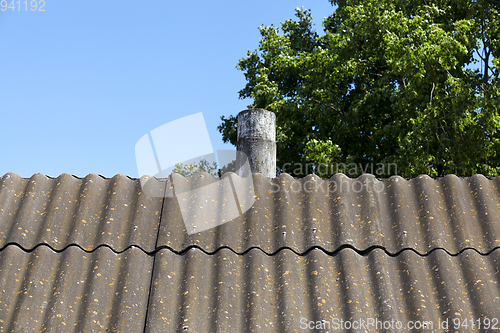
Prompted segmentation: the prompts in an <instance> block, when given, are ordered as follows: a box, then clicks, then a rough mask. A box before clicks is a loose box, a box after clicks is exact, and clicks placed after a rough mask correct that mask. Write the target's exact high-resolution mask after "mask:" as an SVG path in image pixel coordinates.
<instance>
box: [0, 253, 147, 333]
mask: <svg viewBox="0 0 500 333" xmlns="http://www.w3.org/2000/svg"><path fill="white" fill-rule="evenodd" d="M152 266H153V258H152V257H151V256H148V255H147V254H145V253H144V252H143V251H142V250H140V249H138V248H133V249H129V250H126V251H125V252H124V253H121V254H116V253H114V252H113V251H111V250H110V249H109V248H107V247H100V248H98V249H96V250H95V251H94V252H92V253H86V252H85V251H83V250H81V249H80V248H78V247H76V246H70V247H68V248H67V249H65V250H64V251H62V252H60V253H58V252H54V251H53V250H52V249H50V248H49V247H47V246H44V245H42V246H38V247H37V248H36V249H34V250H33V251H32V252H26V251H24V250H23V249H21V248H19V247H18V246H16V245H9V246H7V247H6V248H4V249H3V250H2V251H0V331H1V332H20V333H21V332H22V333H24V332H141V331H142V330H143V328H144V322H145V319H146V310H147V303H148V292H149V287H150V282H151V271H152Z"/></svg>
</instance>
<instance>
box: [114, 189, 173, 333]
mask: <svg viewBox="0 0 500 333" xmlns="http://www.w3.org/2000/svg"><path fill="white" fill-rule="evenodd" d="M167 186H168V181H166V182H165V188H164V189H163V200H162V201H161V210H160V218H159V219H158V230H157V232H156V240H155V247H154V248H155V251H154V253H153V254H152V255H153V265H152V266H151V278H150V280H149V289H148V290H149V291H148V302H147V303H146V314H145V315H144V328H143V330H142V331H143V332H146V329H147V325H148V315H149V304H150V300H151V292H152V289H153V280H154V272H155V263H156V254H157V253H158V251H157V249H158V239H159V238H160V228H161V221H162V217H163V206H164V205H165V195H166V194H167ZM140 249H141V250H142V251H144V250H143V249H142V248H140ZM111 250H112V251H113V249H111ZM146 253H147V252H146ZM148 255H151V254H148Z"/></svg>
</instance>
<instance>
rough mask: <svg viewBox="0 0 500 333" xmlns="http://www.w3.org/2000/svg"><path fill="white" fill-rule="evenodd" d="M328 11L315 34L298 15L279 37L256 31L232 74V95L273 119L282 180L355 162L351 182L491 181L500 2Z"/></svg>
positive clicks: (432, 0) (458, 0) (377, 2)
mask: <svg viewBox="0 0 500 333" xmlns="http://www.w3.org/2000/svg"><path fill="white" fill-rule="evenodd" d="M330 2H331V3H332V5H336V6H337V8H336V9H335V11H334V12H333V14H332V15H331V16H329V17H327V18H325V20H324V21H323V28H324V33H322V34H318V33H317V32H316V31H315V30H314V25H313V19H312V15H311V13H310V11H308V10H305V9H297V10H296V18H295V19H294V20H287V21H285V22H282V23H281V27H280V28H278V27H276V26H274V25H271V26H267V27H265V26H264V27H260V28H259V30H260V33H261V35H262V38H261V41H260V43H259V47H258V49H257V50H255V51H249V52H248V54H247V56H246V57H245V58H243V59H241V60H240V61H239V63H238V66H237V68H238V69H239V70H241V71H243V72H244V75H245V78H246V80H247V83H246V86H245V87H244V88H243V89H242V90H240V92H239V96H240V98H251V99H253V103H252V104H251V105H249V107H250V108H265V109H267V110H269V111H273V112H275V113H276V119H277V153H278V156H277V158H278V161H277V165H278V168H279V169H280V171H281V172H288V173H291V174H292V175H294V176H304V175H305V174H308V173H312V172H314V173H317V174H319V175H320V176H331V175H332V174H334V173H336V172H337V171H339V169H338V166H339V165H341V166H343V167H344V168H345V167H346V165H347V166H348V165H352V166H357V165H359V166H360V167H361V168H360V169H357V170H356V172H354V174H353V173H351V174H349V175H350V176H356V175H358V174H360V173H362V172H365V171H366V170H363V167H365V166H368V165H371V166H372V168H373V166H374V165H375V168H377V167H378V166H388V165H396V166H397V168H396V170H394V168H385V167H384V168H383V170H382V171H380V169H379V171H378V172H375V173H376V175H377V176H379V177H388V176H390V175H392V174H396V173H397V174H399V175H402V176H403V177H415V176H418V175H420V174H428V175H430V176H443V175H445V174H450V173H453V174H456V175H459V176H468V175H472V174H475V173H482V174H485V175H490V176H497V175H498V174H499V171H500V155H499V153H500V132H499V124H500V117H499V112H498V111H499V106H500V98H499V90H500V84H499V80H498V76H499V72H500V62H499V57H500V4H499V2H498V1H497V0H475V1H470V0H467V1H466V0H410V1H403V0H374V1H369V2H368V1H360V0H338V1H336V0H331V1H330ZM474 64H479V65H480V69H472V67H473V66H474ZM476 66H477V65H476ZM221 119H222V123H221V124H220V126H219V127H218V129H219V131H220V132H221V133H222V134H223V139H224V141H225V142H231V143H232V144H236V127H235V126H236V117H235V116H231V117H229V118H225V117H221ZM321 164H327V165H330V166H336V167H335V168H334V167H332V168H323V169H321V168H319V167H318V166H320V165H321ZM298 166H300V168H299V167H298ZM351 169H352V168H351ZM351 171H352V170H351ZM372 173H373V172H372Z"/></svg>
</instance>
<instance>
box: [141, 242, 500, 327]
mask: <svg viewBox="0 0 500 333" xmlns="http://www.w3.org/2000/svg"><path fill="white" fill-rule="evenodd" d="M156 261H157V263H156V264H155V272H154V277H153V281H154V282H153V284H154V286H155V288H154V289H153V291H152V294H151V301H150V302H151V304H150V309H149V313H148V319H147V326H146V327H147V330H146V332H182V331H183V329H186V330H189V332H216V331H217V330H218V329H221V328H222V330H221V331H222V332H247V331H250V332H300V331H302V330H301V327H300V326H301V319H302V318H306V319H307V320H309V321H321V320H326V321H330V322H331V319H332V318H338V319H343V320H344V321H346V320H349V319H350V318H351V320H354V319H358V320H359V319H365V320H366V319H367V318H376V319H377V320H379V321H389V322H390V321H391V320H394V321H401V322H402V323H405V324H406V323H408V321H421V322H423V321H432V322H434V325H435V327H434V329H436V328H437V325H438V322H439V321H440V320H441V321H443V320H446V318H450V321H451V320H452V319H451V318H460V319H462V320H463V319H464V318H475V319H476V318H486V317H489V318H490V319H491V318H495V317H496V318H499V316H500V286H499V283H500V249H497V250H494V251H493V252H492V253H490V254H489V255H487V256H483V255H480V254H478V253H477V252H476V251H475V250H465V251H464V252H462V253H460V254H458V255H457V256H450V255H449V254H447V253H446V252H445V251H443V250H435V251H433V252H431V253H429V254H428V256H425V257H422V256H420V255H418V254H416V253H415V252H413V251H411V250H405V251H403V252H401V253H400V254H399V255H397V256H395V257H392V256H388V255H387V254H386V253H385V252H384V251H382V250H380V249H375V250H373V251H371V252H370V253H369V254H367V255H359V254H358V253H356V251H354V250H352V249H343V250H341V251H339V252H338V253H337V254H335V255H333V256H332V255H328V254H326V253H324V252H323V251H322V250H319V249H314V250H311V251H310V252H308V253H307V254H305V255H303V256H298V255H296V254H295V253H294V252H292V251H290V250H288V249H283V250H281V251H279V252H277V253H276V254H274V255H273V256H269V255H266V254H265V253H263V252H262V251H261V250H259V249H252V250H250V251H249V252H248V253H246V254H244V255H237V254H235V253H233V252H232V251H231V250H229V249H221V250H219V251H218V252H217V253H215V254H213V255H206V254H205V253H203V252H202V251H200V250H199V249H191V250H189V251H187V252H186V253H185V254H183V255H177V254H175V253H172V252H171V251H170V250H161V251H160V252H159V253H158V255H157V258H156ZM499 319H500V318H499ZM499 327H500V326H499ZM330 331H331V330H330ZM367 331H368V332H374V331H375V329H374V327H371V328H370V329H368V330H367ZM438 331H440V330H438ZM459 331H463V330H459ZM465 331H467V332H473V331H480V330H465Z"/></svg>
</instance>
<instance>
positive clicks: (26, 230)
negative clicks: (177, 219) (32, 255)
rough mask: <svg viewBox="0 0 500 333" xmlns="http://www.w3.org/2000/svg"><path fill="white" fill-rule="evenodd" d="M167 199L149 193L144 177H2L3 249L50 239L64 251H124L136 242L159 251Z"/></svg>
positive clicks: (0, 232)
mask: <svg viewBox="0 0 500 333" xmlns="http://www.w3.org/2000/svg"><path fill="white" fill-rule="evenodd" d="M158 184H159V185H160V187H161V186H163V187H164V186H165V185H164V184H163V185H161V183H160V182H158ZM162 202H163V200H162V198H160V197H151V196H149V195H146V194H144V193H143V192H142V188H141V184H140V181H139V180H138V179H131V178H129V177H126V176H123V175H116V176H115V177H113V178H110V179H105V178H103V177H101V176H98V175H95V174H90V175H88V176H87V177H85V178H82V179H80V178H77V177H74V176H71V175H68V174H63V175H61V176H59V177H57V178H49V177H46V176H44V175H41V174H35V175H33V176H32V177H31V178H29V179H25V178H21V177H19V176H18V175H16V174H13V173H8V174H6V175H4V176H3V177H2V178H1V179H0V248H2V247H4V246H5V245H6V244H18V245H20V246H22V247H23V248H24V249H32V248H34V247H35V246H37V245H38V244H47V245H49V246H50V247H51V248H52V249H55V250H62V249H64V248H66V247H67V246H68V245H70V244H74V245H78V246H80V247H81V248H83V249H85V250H89V251H90V250H93V249H95V248H96V247H98V246H99V245H108V246H109V247H111V248H112V249H113V250H115V251H123V250H124V249H126V248H127V247H129V246H131V245H135V246H138V247H140V248H142V249H143V250H145V251H148V252H150V251H154V250H155V242H156V235H157V232H158V224H159V221H160V213H161V206H162Z"/></svg>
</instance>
